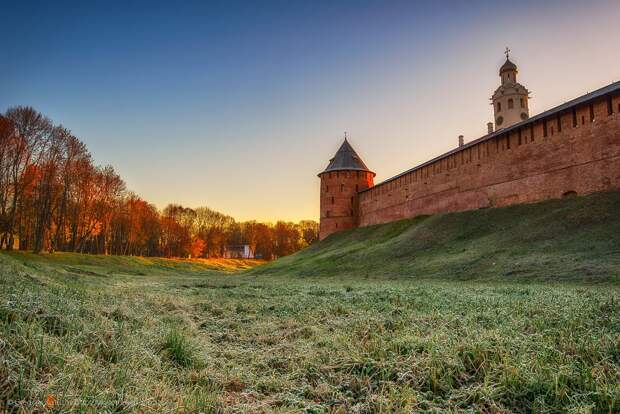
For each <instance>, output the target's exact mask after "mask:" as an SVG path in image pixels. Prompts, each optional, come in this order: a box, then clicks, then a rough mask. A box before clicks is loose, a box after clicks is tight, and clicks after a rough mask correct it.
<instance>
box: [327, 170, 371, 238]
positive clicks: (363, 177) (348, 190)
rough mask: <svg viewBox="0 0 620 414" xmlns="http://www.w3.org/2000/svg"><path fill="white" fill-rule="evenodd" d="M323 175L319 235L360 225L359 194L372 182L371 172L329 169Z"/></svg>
mask: <svg viewBox="0 0 620 414" xmlns="http://www.w3.org/2000/svg"><path fill="white" fill-rule="evenodd" d="M320 177H321V220H320V223H321V224H320V230H319V238H320V239H324V238H325V237H327V236H328V235H330V234H332V233H334V232H336V231H340V230H346V229H350V228H353V227H357V226H358V225H359V203H358V193H359V192H360V191H362V190H365V189H367V188H369V187H372V185H373V177H374V174H373V173H371V172H369V171H351V170H348V171H329V172H324V173H321V174H320Z"/></svg>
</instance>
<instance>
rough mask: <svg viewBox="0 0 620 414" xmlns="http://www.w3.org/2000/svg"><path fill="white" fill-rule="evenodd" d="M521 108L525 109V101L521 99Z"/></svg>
mask: <svg viewBox="0 0 620 414" xmlns="http://www.w3.org/2000/svg"><path fill="white" fill-rule="evenodd" d="M521 108H525V99H523V98H521Z"/></svg>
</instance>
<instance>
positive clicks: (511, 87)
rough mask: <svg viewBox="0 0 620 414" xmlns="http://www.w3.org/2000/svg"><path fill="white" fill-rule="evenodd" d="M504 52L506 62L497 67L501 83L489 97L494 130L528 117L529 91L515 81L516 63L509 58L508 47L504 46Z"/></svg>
mask: <svg viewBox="0 0 620 414" xmlns="http://www.w3.org/2000/svg"><path fill="white" fill-rule="evenodd" d="M504 53H505V54H506V62H505V63H504V64H503V65H502V67H501V68H500V69H499V76H500V78H501V80H502V83H501V85H500V86H499V87H498V88H497V89H496V90H495V92H494V93H493V96H492V97H491V101H492V102H493V114H494V119H495V130H496V131H497V130H498V129H502V128H507V127H509V126H511V125H514V124H516V123H518V122H521V121H524V120H526V119H528V118H529V117H530V110H529V105H528V100H529V94H530V92H529V91H528V90H527V88H526V87H525V86H523V85H521V84H520V83H518V82H517V73H518V70H517V65H515V64H514V63H512V62H511V61H510V59H509V56H510V49H508V48H506V51H505V52H504Z"/></svg>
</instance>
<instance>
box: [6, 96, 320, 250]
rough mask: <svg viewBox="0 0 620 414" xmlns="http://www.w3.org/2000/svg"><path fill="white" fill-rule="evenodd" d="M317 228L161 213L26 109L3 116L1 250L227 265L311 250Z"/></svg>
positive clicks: (175, 209)
mask: <svg viewBox="0 0 620 414" xmlns="http://www.w3.org/2000/svg"><path fill="white" fill-rule="evenodd" d="M317 239H318V224H317V223H316V222H315V221H310V220H308V221H301V222H299V223H290V222H283V221H278V222H277V223H275V224H271V223H259V222H256V221H247V222H237V221H235V220H234V219H233V218H232V217H230V216H228V215H226V214H222V213H220V212H217V211H214V210H212V209H210V208H208V207H199V208H196V209H192V208H188V207H183V206H181V205H177V204H171V205H168V206H167V207H166V208H164V210H163V211H159V210H158V209H157V208H156V207H155V206H154V205H153V204H151V203H148V202H147V201H145V200H143V199H142V198H140V197H139V196H138V195H136V194H135V193H133V192H131V191H129V190H127V188H126V185H125V183H124V181H123V180H122V178H121V177H120V176H119V175H118V174H117V173H116V171H114V168H112V167H111V166H104V167H101V166H97V165H95V164H94V163H93V160H92V157H91V154H90V153H89V151H88V149H87V148H86V145H85V144H84V143H83V142H82V141H80V139H79V138H77V137H75V136H74V135H73V134H72V133H71V131H70V130H68V129H67V128H65V127H64V126H62V125H55V124H54V123H53V122H52V121H51V120H50V119H49V118H47V117H46V116H44V115H43V114H41V113H39V112H38V111H36V110H35V109H33V108H31V107H22V106H18V107H13V108H9V109H8V110H7V111H6V112H5V113H4V114H2V115H0V249H5V250H12V249H19V250H31V251H33V252H35V253H39V252H42V251H49V252H53V251H68V252H80V253H93V254H114V255H140V256H163V257H205V258H206V257H223V256H224V255H225V253H226V251H227V249H228V247H229V246H231V245H245V244H247V245H249V246H250V248H251V249H252V251H253V252H255V254H256V255H257V256H259V257H262V258H264V259H267V260H270V259H273V258H276V257H281V256H285V255H288V254H291V253H294V252H295V251H297V250H299V249H301V248H303V247H305V246H307V245H309V244H311V243H313V242H315V241H316V240H317Z"/></svg>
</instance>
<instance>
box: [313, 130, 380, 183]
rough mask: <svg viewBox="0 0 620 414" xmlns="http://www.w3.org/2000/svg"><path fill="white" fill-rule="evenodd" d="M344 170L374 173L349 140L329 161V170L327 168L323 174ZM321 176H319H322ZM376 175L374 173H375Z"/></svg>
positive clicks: (345, 141)
mask: <svg viewBox="0 0 620 414" xmlns="http://www.w3.org/2000/svg"><path fill="white" fill-rule="evenodd" d="M343 170H353V171H368V172H372V171H370V170H369V169H368V167H367V166H366V164H364V161H362V159H361V158H360V156H359V155H357V152H355V150H354V149H353V147H352V146H351V144H349V141H347V139H346V138H345V139H344V142H343V143H342V145H341V146H340V148H339V149H338V151H337V152H336V155H334V158H332V159H331V160H329V164H328V165H327V168H325V169H324V170H323V171H322V172H321V174H323V173H326V172H330V171H343ZM321 174H319V175H321ZM373 174H374V173H373Z"/></svg>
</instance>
